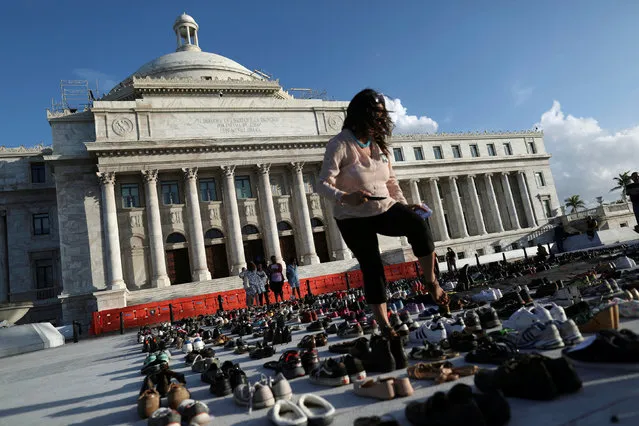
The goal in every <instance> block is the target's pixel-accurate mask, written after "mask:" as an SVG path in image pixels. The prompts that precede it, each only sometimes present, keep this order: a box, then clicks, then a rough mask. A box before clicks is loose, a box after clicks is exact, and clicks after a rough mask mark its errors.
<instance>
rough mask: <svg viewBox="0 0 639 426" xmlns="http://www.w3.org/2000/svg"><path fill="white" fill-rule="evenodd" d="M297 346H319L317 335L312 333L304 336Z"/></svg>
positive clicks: (303, 347) (307, 347)
mask: <svg viewBox="0 0 639 426" xmlns="http://www.w3.org/2000/svg"><path fill="white" fill-rule="evenodd" d="M297 347H298V348H300V349H315V348H316V347H317V343H316V341H315V336H314V335H312V334H309V335H306V336H304V337H303V338H302V340H300V342H299V343H298V344H297Z"/></svg>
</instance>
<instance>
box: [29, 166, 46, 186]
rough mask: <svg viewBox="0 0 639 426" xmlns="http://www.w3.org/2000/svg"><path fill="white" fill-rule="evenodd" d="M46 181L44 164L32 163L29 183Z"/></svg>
mask: <svg viewBox="0 0 639 426" xmlns="http://www.w3.org/2000/svg"><path fill="white" fill-rule="evenodd" d="M46 180H47V178H46V176H45V169H44V163H32V164H31V183H45V182H46Z"/></svg>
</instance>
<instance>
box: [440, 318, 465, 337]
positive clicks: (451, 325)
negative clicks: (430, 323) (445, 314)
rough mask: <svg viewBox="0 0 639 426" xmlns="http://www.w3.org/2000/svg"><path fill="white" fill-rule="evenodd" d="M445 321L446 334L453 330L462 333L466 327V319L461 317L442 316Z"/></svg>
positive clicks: (451, 332)
mask: <svg viewBox="0 0 639 426" xmlns="http://www.w3.org/2000/svg"><path fill="white" fill-rule="evenodd" d="M441 322H443V323H444V328H445V329H446V335H451V334H453V332H455V331H457V332H459V333H461V332H462V331H464V329H465V328H466V326H465V324H464V320H463V319H462V318H461V317H457V318H454V319H453V318H442V321H441Z"/></svg>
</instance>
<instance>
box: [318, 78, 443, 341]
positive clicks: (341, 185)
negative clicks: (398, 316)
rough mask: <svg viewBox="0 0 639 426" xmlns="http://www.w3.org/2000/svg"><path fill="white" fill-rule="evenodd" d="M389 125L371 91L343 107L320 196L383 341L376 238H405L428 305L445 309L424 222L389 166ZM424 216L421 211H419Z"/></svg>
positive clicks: (388, 330)
mask: <svg viewBox="0 0 639 426" xmlns="http://www.w3.org/2000/svg"><path fill="white" fill-rule="evenodd" d="M392 126H393V124H392V121H391V119H390V116H389V115H388V111H387V110H386V103H385V101H384V97H383V96H382V95H380V94H379V93H377V92H375V91H374V90H371V89H365V90H362V91H361V92H359V93H358V94H357V95H355V97H354V98H353V99H352V100H351V102H350V104H349V105H348V109H347V113H346V120H345V121H344V126H343V127H342V131H341V132H340V133H339V134H338V135H337V136H335V137H333V138H332V139H331V140H330V141H329V142H328V145H327V146H326V152H325V154H324V162H323V163H322V171H321V173H320V183H321V184H320V186H319V192H320V194H321V195H323V196H324V197H326V198H328V199H330V200H332V201H333V202H334V203H335V207H334V215H335V219H336V222H337V226H338V228H339V230H340V232H341V234H342V237H343V238H344V241H345V242H346V245H347V246H348V248H349V249H350V250H351V251H352V252H353V254H354V255H355V257H356V258H357V260H358V261H359V264H360V268H361V270H362V273H363V275H364V293H365V296H366V302H367V303H368V304H369V305H370V306H371V309H372V311H373V314H374V316H375V319H376V320H377V323H378V324H379V325H380V327H381V328H382V330H383V331H384V333H385V334H386V335H389V336H392V335H394V334H395V333H394V331H393V330H392V328H391V326H390V324H389V322H388V317H387V311H386V278H385V276H384V265H383V263H382V258H381V254H380V252H379V245H378V241H377V234H382V235H387V236H392V237H400V236H405V237H407V238H408V242H409V243H410V245H411V246H412V249H413V253H414V254H415V256H416V257H417V258H418V260H419V263H420V266H421V268H422V271H424V280H425V282H424V284H425V286H426V288H427V290H428V291H429V293H430V294H431V296H432V298H433V300H434V301H435V302H436V303H437V304H438V305H440V306H447V305H448V295H447V294H446V292H444V290H443V289H442V288H441V287H440V286H439V283H438V282H437V278H436V276H435V261H436V259H435V255H434V250H435V245H434V243H433V238H432V235H431V232H430V229H429V227H428V225H427V224H426V222H425V221H424V220H423V219H422V218H421V217H420V216H419V215H418V214H417V213H416V211H418V210H419V209H422V207H420V206H417V205H411V206H409V205H408V204H407V202H406V199H405V198H404V195H403V193H402V190H401V188H400V187H399V182H398V181H397V177H396V176H395V172H394V171H393V168H392V166H391V163H390V152H389V147H388V141H387V139H388V138H390V136H391V130H392ZM422 210H423V209H422Z"/></svg>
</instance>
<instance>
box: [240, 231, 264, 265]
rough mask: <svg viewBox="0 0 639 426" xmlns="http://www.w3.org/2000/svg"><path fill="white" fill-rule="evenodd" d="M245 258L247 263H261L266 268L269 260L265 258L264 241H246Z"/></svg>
mask: <svg viewBox="0 0 639 426" xmlns="http://www.w3.org/2000/svg"><path fill="white" fill-rule="evenodd" d="M244 257H245V258H246V261H247V262H254V263H255V264H256V265H257V264H258V263H261V264H262V266H263V267H264V268H266V264H267V259H266V257H264V246H263V245H262V239H261V238H260V239H256V240H247V241H244Z"/></svg>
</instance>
